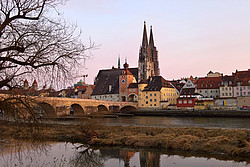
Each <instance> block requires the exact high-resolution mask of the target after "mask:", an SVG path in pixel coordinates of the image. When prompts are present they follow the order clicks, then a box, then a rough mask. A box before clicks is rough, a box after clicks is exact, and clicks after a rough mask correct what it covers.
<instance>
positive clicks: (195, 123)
mask: <svg viewBox="0 0 250 167" xmlns="http://www.w3.org/2000/svg"><path fill="white" fill-rule="evenodd" d="M100 121H101V122H103V123H105V124H106V125H109V126H150V127H204V128H227V129H249V130H250V118H228V117H227V118H222V117H220V118H215V117H164V116H160V117H147V116H135V117H119V118H106V119H101V120H100Z"/></svg>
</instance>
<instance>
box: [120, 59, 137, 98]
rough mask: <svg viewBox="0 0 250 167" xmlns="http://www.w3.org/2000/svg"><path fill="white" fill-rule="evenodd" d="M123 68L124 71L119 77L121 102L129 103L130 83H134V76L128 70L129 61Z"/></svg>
mask: <svg viewBox="0 0 250 167" xmlns="http://www.w3.org/2000/svg"><path fill="white" fill-rule="evenodd" d="M123 67H124V69H123V70H122V73H121V74H120V75H119V98H120V101H128V93H129V92H128V86H129V84H130V83H133V80H134V76H133V74H132V73H131V72H130V71H129V70H128V67H129V65H128V64H127V60H126V61H125V64H124V65H123Z"/></svg>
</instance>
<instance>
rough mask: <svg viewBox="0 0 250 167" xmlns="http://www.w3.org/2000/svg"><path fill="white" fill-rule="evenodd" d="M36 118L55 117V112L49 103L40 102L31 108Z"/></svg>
mask: <svg viewBox="0 0 250 167" xmlns="http://www.w3.org/2000/svg"><path fill="white" fill-rule="evenodd" d="M33 109H34V113H35V116H36V117H56V116H57V114H56V111H55V109H54V107H53V106H51V105H50V104H49V103H46V102H41V103H37V105H36V106H35V107H34V108H33Z"/></svg>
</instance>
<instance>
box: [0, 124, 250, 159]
mask: <svg viewBox="0 0 250 167" xmlns="http://www.w3.org/2000/svg"><path fill="white" fill-rule="evenodd" d="M0 135H1V136H4V137H9V138H15V139H34V140H47V141H57V142H59V141H60V142H72V143H76V142H77V143H83V144H86V145H90V146H128V147H132V148H158V149H166V150H174V151H190V152H197V153H208V154H226V155H229V156H232V157H234V156H235V157H236V156H238V157H250V131H249V130H238V129H208V128H195V127H193V128H156V127H134V126H129V127H121V126H112V127H110V126H105V125H101V124H98V120H88V121H86V120H85V121H84V122H80V123H79V124H78V125H62V124H60V125H59V124H54V125H51V124H39V125H37V126H30V125H26V124H16V123H9V122H4V121H1V123H0Z"/></svg>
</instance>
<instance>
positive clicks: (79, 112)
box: [70, 103, 85, 116]
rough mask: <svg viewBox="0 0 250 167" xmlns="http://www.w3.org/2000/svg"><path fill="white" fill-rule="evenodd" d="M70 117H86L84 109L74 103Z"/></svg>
mask: <svg viewBox="0 0 250 167" xmlns="http://www.w3.org/2000/svg"><path fill="white" fill-rule="evenodd" d="M70 115H74V116H82V115H85V112H84V109H83V108H82V106H81V105H80V104H77V103H74V104H71V106H70Z"/></svg>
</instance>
